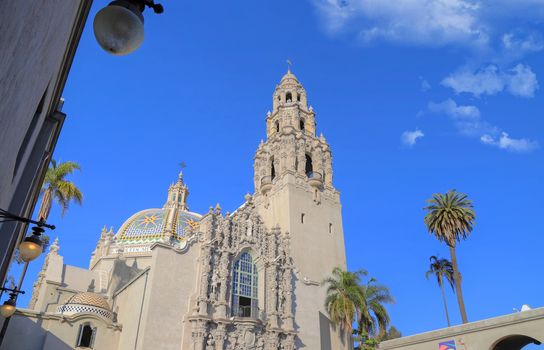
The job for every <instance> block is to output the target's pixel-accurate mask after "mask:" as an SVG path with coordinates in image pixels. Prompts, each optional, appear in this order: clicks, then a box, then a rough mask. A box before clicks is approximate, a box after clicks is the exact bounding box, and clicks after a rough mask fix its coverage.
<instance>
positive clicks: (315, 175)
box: [306, 171, 323, 181]
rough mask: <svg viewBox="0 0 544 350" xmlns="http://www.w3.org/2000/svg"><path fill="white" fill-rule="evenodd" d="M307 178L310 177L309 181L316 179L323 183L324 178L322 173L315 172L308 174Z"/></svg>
mask: <svg viewBox="0 0 544 350" xmlns="http://www.w3.org/2000/svg"><path fill="white" fill-rule="evenodd" d="M306 176H308V179H315V180H319V181H323V176H322V175H321V174H320V173H318V172H315V171H310V172H308V173H306Z"/></svg>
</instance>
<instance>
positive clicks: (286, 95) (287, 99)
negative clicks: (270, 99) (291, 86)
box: [285, 92, 293, 103]
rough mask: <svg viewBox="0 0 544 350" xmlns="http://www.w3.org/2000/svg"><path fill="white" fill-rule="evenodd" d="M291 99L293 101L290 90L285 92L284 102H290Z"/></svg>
mask: <svg viewBox="0 0 544 350" xmlns="http://www.w3.org/2000/svg"><path fill="white" fill-rule="evenodd" d="M292 101H293V95H292V94H291V93H290V92H288V93H287V94H285V102H287V103H289V102H292Z"/></svg>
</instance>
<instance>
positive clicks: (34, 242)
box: [19, 226, 45, 262]
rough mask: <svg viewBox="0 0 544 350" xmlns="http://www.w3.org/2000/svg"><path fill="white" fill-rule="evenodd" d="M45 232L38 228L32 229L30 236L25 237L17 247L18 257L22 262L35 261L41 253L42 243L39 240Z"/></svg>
mask: <svg viewBox="0 0 544 350" xmlns="http://www.w3.org/2000/svg"><path fill="white" fill-rule="evenodd" d="M44 231H45V230H44V229H43V228H41V227H39V226H34V227H32V236H29V237H26V238H25V239H24V240H23V242H21V244H20V245H19V256H20V257H21V260H23V261H24V262H29V261H32V260H34V259H36V258H37V257H38V256H40V254H41V253H42V251H43V242H42V240H41V238H40V236H41V235H42V233H43V232H44Z"/></svg>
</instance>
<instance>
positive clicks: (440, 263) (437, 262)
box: [425, 255, 455, 327]
mask: <svg viewBox="0 0 544 350" xmlns="http://www.w3.org/2000/svg"><path fill="white" fill-rule="evenodd" d="M429 260H430V261H431V264H430V266H429V271H427V272H426V273H425V277H426V278H427V279H429V278H430V277H431V276H435V277H436V281H437V282H438V285H439V286H440V290H441V291H442V299H443V300H444V309H445V310H446V320H447V321H448V327H450V326H451V323H450V315H449V313H448V304H447V303H446V294H445V293H444V279H445V280H446V281H448V283H449V285H450V286H451V289H452V290H455V289H454V287H453V284H454V281H455V279H454V277H453V266H452V265H451V262H450V261H449V260H448V259H439V258H437V257H436V256H434V255H433V256H431V257H430V258H429Z"/></svg>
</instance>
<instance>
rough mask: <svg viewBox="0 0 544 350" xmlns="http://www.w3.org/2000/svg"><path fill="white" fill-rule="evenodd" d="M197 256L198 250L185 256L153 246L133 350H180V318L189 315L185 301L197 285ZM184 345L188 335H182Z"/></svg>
mask: <svg viewBox="0 0 544 350" xmlns="http://www.w3.org/2000/svg"><path fill="white" fill-rule="evenodd" d="M198 253H199V249H198V246H192V247H190V249H188V250H187V251H186V252H181V251H178V250H175V249H173V248H172V247H170V246H164V245H161V244H157V245H156V246H154V248H153V263H152V269H151V272H150V275H149V284H148V287H147V290H146V297H145V300H146V301H145V304H144V313H143V314H142V317H143V320H144V323H143V327H142V329H141V332H142V333H141V337H142V338H141V343H139V344H140V345H139V346H138V347H137V349H142V350H143V349H161V350H162V349H164V350H168V349H172V350H179V349H180V344H182V335H184V332H183V327H184V323H183V322H184V316H185V315H187V314H188V313H189V298H190V296H191V295H193V294H194V293H195V288H196V285H197V259H198ZM187 341H189V342H190V333H188V334H186V335H185V339H184V343H185V344H186V342H187ZM184 349H185V348H184ZM121 350H124V349H121Z"/></svg>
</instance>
